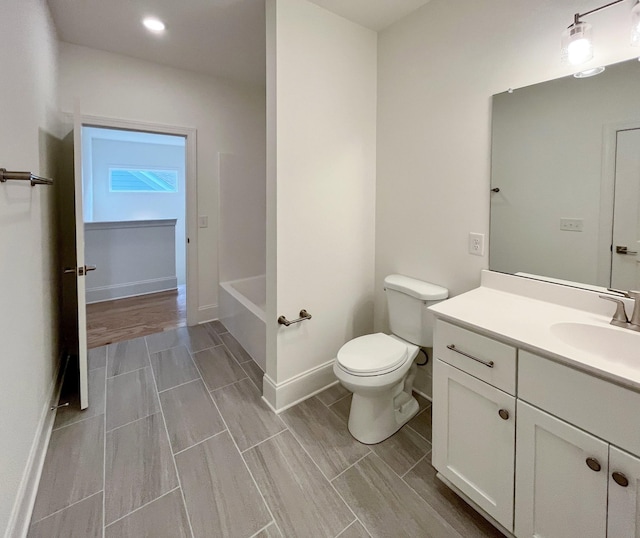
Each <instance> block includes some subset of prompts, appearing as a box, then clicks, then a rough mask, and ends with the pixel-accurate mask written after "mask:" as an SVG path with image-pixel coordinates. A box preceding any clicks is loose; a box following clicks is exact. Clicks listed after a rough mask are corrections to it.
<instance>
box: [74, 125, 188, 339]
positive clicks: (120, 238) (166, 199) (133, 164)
mask: <svg viewBox="0 0 640 538" xmlns="http://www.w3.org/2000/svg"><path fill="white" fill-rule="evenodd" d="M81 136H82V148H83V151H82V187H83V189H82V191H83V196H82V198H83V199H82V204H83V214H84V232H85V259H86V260H87V261H88V262H89V263H91V264H92V265H95V266H96V270H95V271H92V272H90V273H87V275H86V304H87V347H88V348H94V347H99V346H103V345H106V344H109V343H113V342H119V341H123V340H128V339H131V338H135V337H139V336H145V335H147V334H153V333H155V332H161V331H163V330H168V329H173V328H176V327H180V326H184V325H186V324H187V286H188V279H187V241H188V239H187V229H188V226H187V196H186V192H187V174H186V168H187V162H186V161H187V159H186V137H185V136H183V135H175V134H164V133H155V132H144V131H136V130H129V129H127V130H123V129H118V128H113V127H105V126H90V125H83V126H82V133H81Z"/></svg>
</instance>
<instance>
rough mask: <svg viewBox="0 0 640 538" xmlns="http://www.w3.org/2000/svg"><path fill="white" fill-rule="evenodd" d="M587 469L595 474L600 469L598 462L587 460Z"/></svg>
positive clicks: (591, 459) (592, 459)
mask: <svg viewBox="0 0 640 538" xmlns="http://www.w3.org/2000/svg"><path fill="white" fill-rule="evenodd" d="M587 467H589V469H591V470H592V471H595V472H596V473H597V472H598V471H600V469H602V467H601V466H600V462H599V461H598V460H597V459H595V458H587Z"/></svg>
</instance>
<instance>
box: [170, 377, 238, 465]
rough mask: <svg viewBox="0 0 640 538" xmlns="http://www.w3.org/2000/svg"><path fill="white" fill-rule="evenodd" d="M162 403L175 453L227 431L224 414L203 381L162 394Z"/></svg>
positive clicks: (196, 381) (187, 384)
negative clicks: (222, 415)
mask: <svg viewBox="0 0 640 538" xmlns="http://www.w3.org/2000/svg"><path fill="white" fill-rule="evenodd" d="M160 403H161V404H162V412H163V413H164V418H165V421H166V423H167V430H168V431H169V441H171V448H173V452H174V453H175V452H179V451H180V450H184V449H185V448H189V447H190V446H193V445H194V444H196V443H199V442H200V441H203V440H204V439H206V438H207V437H211V436H212V435H215V434H216V433H220V432H221V431H223V430H224V429H225V425H224V422H223V421H222V417H221V416H220V413H218V410H217V409H216V406H215V405H214V403H213V401H212V400H211V396H210V395H209V392H208V391H207V389H206V388H205V386H204V384H203V383H202V381H200V380H199V379H197V380H195V381H192V382H191V383H186V384H185V385H180V386H179V387H176V388H174V389H170V390H167V391H165V392H161V393H160Z"/></svg>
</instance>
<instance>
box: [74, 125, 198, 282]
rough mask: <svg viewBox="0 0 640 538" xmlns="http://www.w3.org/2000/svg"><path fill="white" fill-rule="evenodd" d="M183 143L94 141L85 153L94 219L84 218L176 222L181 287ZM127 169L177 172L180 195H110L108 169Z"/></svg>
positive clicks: (183, 267)
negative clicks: (129, 167)
mask: <svg viewBox="0 0 640 538" xmlns="http://www.w3.org/2000/svg"><path fill="white" fill-rule="evenodd" d="M175 138H178V137H175ZM180 140H181V141H182V145H181V146H179V145H173V144H172V145H167V144H159V143H139V142H129V141H126V142H125V141H119V140H104V139H100V138H92V142H91V146H90V147H88V148H84V147H83V151H86V152H87V153H88V152H91V173H90V174H88V178H87V181H88V182H91V194H92V196H91V198H92V200H91V202H92V203H91V219H89V218H87V216H86V215H85V222H100V221H118V220H151V219H177V223H176V228H175V230H176V238H175V266H176V270H177V273H176V274H177V277H178V284H180V285H182V284H184V283H185V279H186V273H185V271H186V250H185V247H186V228H185V212H186V211H185V207H186V206H185V204H186V199H185V193H186V190H185V147H184V138H182V137H180ZM128 166H131V167H133V168H149V169H154V168H156V169H158V168H159V169H166V170H177V172H178V190H177V192H111V191H110V189H109V168H112V167H115V168H119V167H125V168H126V167H128ZM88 240H89V239H88V238H86V239H85V241H88ZM85 257H86V256H85ZM87 259H88V258H87ZM88 263H93V262H88Z"/></svg>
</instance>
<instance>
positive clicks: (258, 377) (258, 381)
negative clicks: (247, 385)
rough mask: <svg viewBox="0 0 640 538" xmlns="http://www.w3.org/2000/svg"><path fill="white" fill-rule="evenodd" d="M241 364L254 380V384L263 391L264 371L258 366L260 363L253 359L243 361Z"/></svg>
mask: <svg viewBox="0 0 640 538" xmlns="http://www.w3.org/2000/svg"><path fill="white" fill-rule="evenodd" d="M240 366H242V369H243V370H244V371H245V372H247V375H248V376H249V379H251V381H253V384H254V385H255V386H256V387H257V388H258V390H259V391H260V392H262V378H263V377H264V372H263V371H262V369H261V368H260V366H258V364H257V363H256V362H255V361H253V360H251V361H247V362H243V363H242V364H241V365H240Z"/></svg>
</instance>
